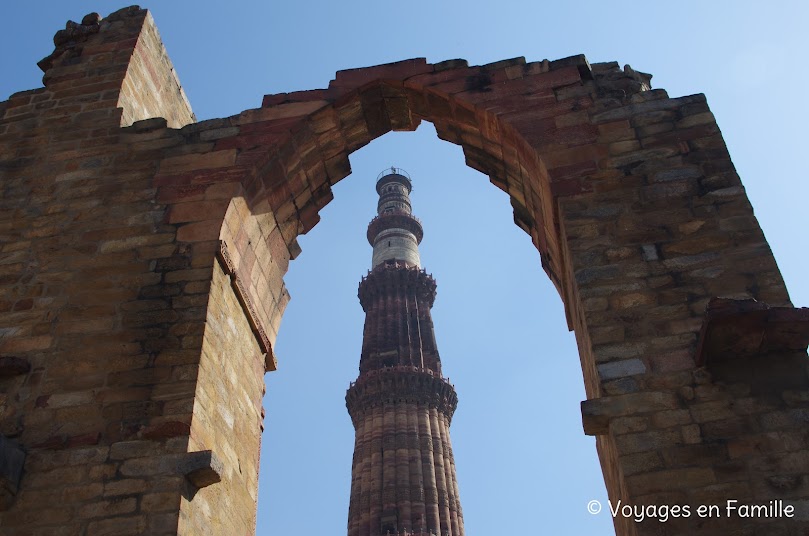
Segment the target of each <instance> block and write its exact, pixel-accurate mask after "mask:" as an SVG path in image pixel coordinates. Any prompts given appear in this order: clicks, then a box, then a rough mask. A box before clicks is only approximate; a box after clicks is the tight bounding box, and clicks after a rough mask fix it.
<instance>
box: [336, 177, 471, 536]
mask: <svg viewBox="0 0 809 536" xmlns="http://www.w3.org/2000/svg"><path fill="white" fill-rule="evenodd" d="M377 179H378V180H377V183H376V191H377V192H378V193H379V203H378V205H377V213H378V214H377V216H376V217H375V218H374V219H373V220H372V221H371V223H370V225H369V226H368V241H369V242H370V243H371V245H372V246H373V247H374V253H373V260H372V268H371V271H370V272H368V275H367V276H366V277H364V278H363V279H362V282H360V287H359V298H360V303H361V304H362V308H363V310H364V311H365V329H364V331H363V341H362V354H361V357H360V375H359V377H358V378H357V381H356V382H354V383H352V384H351V387H350V388H349V389H348V392H347V393H346V406H347V407H348V413H349V414H350V415H351V420H352V422H353V423H354V430H355V432H356V436H355V437H356V439H355V442H354V461H353V465H352V469H351V502H350V506H349V509H348V536H386V535H388V534H391V535H396V534H398V535H402V536H403V535H413V536H422V535H424V536H426V535H436V536H463V534H464V526H463V514H462V512H461V504H460V500H459V496H458V482H457V481H456V479H455V461H454V459H453V455H452V446H451V444H450V439H449V425H450V421H451V420H452V414H453V412H454V411H455V406H456V405H457V402H458V397H457V395H456V394H455V389H454V388H453V387H452V385H450V384H449V382H448V381H447V380H446V379H445V378H443V377H442V375H441V360H440V359H439V356H438V349H437V347H436V344H435V334H434V333H433V320H432V316H431V315H430V308H431V307H432V306H433V301H434V300H435V289H436V285H435V280H434V279H433V278H432V276H430V275H429V274H427V272H425V271H424V270H423V269H421V266H420V264H421V262H420V259H419V250H418V245H419V243H420V242H421V238H422V235H423V231H422V227H421V223H420V222H419V221H418V220H417V219H416V218H415V217H414V216H413V214H412V212H411V207H410V191H411V190H412V184H411V182H410V178H409V177H408V175H407V173H405V172H404V171H403V170H401V169H397V168H391V169H390V170H387V171H385V172H383V173H382V174H380V176H379V177H378V178H377Z"/></svg>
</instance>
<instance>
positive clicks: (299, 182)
mask: <svg viewBox="0 0 809 536" xmlns="http://www.w3.org/2000/svg"><path fill="white" fill-rule="evenodd" d="M422 119H424V120H428V121H431V122H433V123H434V124H435V126H436V129H437V131H438V133H439V137H441V138H442V139H445V140H448V141H451V142H453V143H456V144H458V145H460V146H461V147H462V148H463V150H464V154H465V156H466V160H467V163H468V164H469V165H470V166H472V167H473V168H475V169H478V170H480V171H482V172H484V173H486V174H487V175H489V176H490V178H491V179H492V182H493V183H495V184H496V185H497V186H499V187H500V188H502V189H503V190H505V191H506V192H507V193H509V195H510V197H511V202H512V206H513V207H514V214H515V222H516V223H517V225H518V226H520V227H521V228H522V229H523V230H524V231H526V232H527V233H528V234H530V235H531V237H532V240H533V242H534V244H535V246H536V247H537V249H538V250H539V252H540V255H541V258H542V262H543V267H544V268H545V270H546V272H547V273H548V275H549V276H550V278H551V280H552V282H553V283H554V285H555V286H556V288H557V290H558V291H559V293H560V295H561V297H562V299H563V301H564V303H565V309H566V312H567V316H568V322H569V325H570V327H571V329H575V331H576V335H577V340H578V344H579V348H580V355H581V360H582V367H583V371H584V380H585V385H586V390H587V393H588V398H589V399H590V400H591V402H590V403H587V404H585V405H584V406H583V411H584V413H585V429H586V431H587V432H588V433H591V434H593V435H596V436H597V441H598V446H599V453H600V456H601V459H602V464H603V466H604V469H605V480H606V481H607V486H608V489H609V492H610V495H611V496H613V497H619V498H623V499H624V502H626V500H628V499H629V498H631V497H633V496H636V495H637V491H634V490H633V487H635V486H634V485H630V486H629V487H627V484H626V478H627V476H630V477H631V476H634V475H635V473H634V471H635V469H634V468H633V469H630V470H628V471H627V470H624V468H623V465H625V463H626V462H622V461H621V460H623V459H625V458H630V459H634V458H632V456H633V455H635V454H636V453H637V452H636V450H633V449H641V452H644V450H643V449H644V448H645V447H643V446H637V445H634V444H633V443H632V442H633V441H638V442H643V441H652V442H657V441H660V442H662V443H661V444H665V443H666V442H669V441H670V443H671V446H672V447H673V448H676V446H677V445H680V444H682V443H683V442H685V444H686V445H688V444H690V443H689V442H690V441H697V442H698V441H699V440H698V439H697V438H691V437H687V434H693V433H695V432H694V430H695V428H694V424H691V425H688V424H685V423H680V424H682V426H679V427H677V426H675V425H671V424H669V425H668V427H664V428H663V431H662V432H660V433H659V434H657V433H656V432H651V436H650V437H651V438H652V439H645V436H643V434H631V433H628V432H632V431H637V430H633V429H632V428H631V427H630V425H629V424H624V426H627V427H629V428H627V429H625V430H621V431H623V432H625V433H626V435H625V436H624V438H622V439H623V440H625V441H627V442H629V443H630V445H629V446H628V447H627V446H626V445H622V444H620V443H619V444H618V445H616V443H615V437H614V436H613V435H611V434H610V433H608V432H609V430H610V428H609V426H610V424H609V423H610V422H622V419H623V420H624V421H628V420H631V418H636V417H631V418H630V417H629V416H628V415H629V414H632V415H636V414H640V415H641V417H639V418H640V419H641V420H644V419H647V420H648V419H651V418H653V417H655V416H656V415H658V414H667V415H668V414H678V415H681V417H679V418H682V419H685V417H684V415H685V414H684V413H677V412H683V411H686V410H684V408H683V402H682V401H681V400H679V398H678V396H679V395H677V394H676V392H672V390H673V389H674V387H675V386H676V387H677V388H678V389H686V390H687V389H689V388H692V387H691V384H693V383H694V381H696V380H694V379H693V378H692V376H691V371H692V370H693V369H694V368H695V367H694V356H693V353H694V351H695V349H696V346H697V340H698V335H699V331H700V328H701V327H702V321H703V310H704V308H705V306H706V305H707V303H708V300H709V299H710V298H711V297H713V296H725V297H732V298H736V299H760V300H766V301H768V302H770V303H772V304H773V305H779V306H788V305H789V301H788V297H787V295H786V291H785V288H784V286H783V283H782V281H781V280H780V275H779V274H778V272H777V268H776V267H775V264H774V261H773V260H772V258H771V256H766V255H765V257H762V254H768V248H767V246H766V243H765V242H763V237H762V236H761V232H760V230H759V229H758V226H757V223H756V222H755V220H754V218H753V216H752V213H751V212H750V211H749V205H748V204H747V202H746V199H745V198H744V193H743V189H742V188H741V186H740V183H739V180H738V177H737V176H736V175H735V172H734V171H733V167H732V163H731V162H730V159H729V155H728V154H727V151H726V149H725V147H724V143H723V142H722V139H721V134H720V133H719V131H718V128H717V127H716V125H715V123H714V121H713V116H712V114H711V113H710V111H709V110H708V107H707V104H706V103H705V100H704V98H703V97H702V96H700V95H697V96H692V97H685V98H680V99H670V98H668V96H667V95H666V94H665V92H664V91H662V90H654V91H653V90H650V88H649V87H648V78H646V77H644V76H643V75H642V74H638V73H635V72H634V71H631V70H629V69H625V70H623V71H622V70H620V69H619V68H618V66H617V65H615V64H601V65H595V66H590V65H589V64H588V63H587V62H586V60H585V59H584V58H583V57H573V58H568V59H565V60H560V61H559V62H537V63H529V64H526V63H525V62H524V61H523V60H522V59H516V60H509V61H504V62H499V63H497V64H493V65H488V66H483V67H471V68H470V67H468V66H466V65H465V62H462V61H453V62H447V63H444V64H438V65H429V64H426V62H424V61H423V60H408V61H405V62H400V63H398V64H392V65H384V66H378V67H373V68H368V69H360V70H353V71H346V72H341V73H338V75H337V78H336V79H335V80H334V81H332V83H331V84H330V85H329V88H328V89H326V90H314V91H308V92H300V93H296V94H284V95H271V96H267V97H265V99H264V106H263V107H262V108H261V109H257V110H248V111H246V112H243V113H242V114H240V115H239V116H237V117H234V118H230V119H229V120H226V123H224V124H223V123H221V122H218V120H217V122H215V123H213V124H211V125H205V124H204V123H203V124H200V125H194V126H193V127H191V130H193V131H194V132H198V133H199V135H200V138H205V139H207V140H211V139H215V142H214V144H213V147H212V148H211V149H210V153H208V154H209V155H211V158H219V157H224V156H225V154H226V153H227V152H228V151H231V152H232V151H236V152H237V156H236V157H235V158H236V162H237V163H238V160H239V159H242V160H244V161H245V162H247V163H249V165H250V171H249V172H248V173H245V174H244V175H243V178H242V183H241V184H242V188H243V191H244V196H245V199H246V201H247V206H250V207H251V209H252V211H253V213H255V214H272V218H271V219H272V221H273V224H272V229H271V230H269V233H268V234H266V235H264V237H263V241H264V242H266V243H267V244H272V246H268V247H267V248H266V250H267V253H265V254H264V255H263V258H264V259H265V261H264V262H261V263H256V264H250V261H247V264H246V265H245V266H246V267H247V268H246V270H247V274H246V275H242V276H241V277H242V278H243V279H245V280H248V279H255V278H254V277H253V276H252V272H251V270H252V269H253V268H252V266H258V265H262V266H267V265H268V264H267V262H269V265H273V263H277V265H278V270H276V273H277V274H280V275H277V277H276V280H275V283H274V285H275V286H276V287H277V288H283V287H282V285H283V283H282V281H281V279H280V276H281V275H282V274H283V272H284V271H285V270H286V267H287V263H288V261H289V260H290V259H291V258H294V256H295V255H296V254H297V252H298V250H297V245H296V242H295V239H296V237H297V236H298V235H299V234H301V233H305V232H307V231H308V230H309V229H311V227H313V226H314V225H315V224H316V223H317V221H318V216H317V212H318V210H319V209H320V208H322V207H323V206H325V204H326V203H328V202H329V201H330V200H331V193H330V187H331V186H332V185H333V184H335V183H336V182H337V181H339V180H341V179H342V178H344V177H345V176H346V175H348V174H349V172H350V169H349V166H348V154H350V153H351V152H352V151H353V150H356V149H358V148H360V147H362V146H364V145H366V144H367V143H369V142H371V141H372V140H373V139H375V138H376V137H378V136H380V135H382V134H384V133H386V132H388V131H390V130H413V129H415V128H416V126H417V125H418V122H419V121H420V120H422ZM206 126H207V127H209V128H210V130H208V131H207V132H212V133H209V134H207V135H206V134H204V132H206V130H200V129H201V128H202V129H204V128H205V127H206ZM228 154H230V153H228ZM201 173H204V170H203V171H201ZM215 173H216V175H220V174H221V173H222V170H221V169H220V170H217V171H216V172H215ZM170 213H171V212H170ZM210 228H211V230H215V229H216V224H214V225H213V226H212V227H210ZM182 232H183V230H182V227H181V228H180V231H179V233H180V234H182ZM245 236H246V234H245V233H244V232H242V231H239V232H237V233H236V235H235V236H234V240H235V242H236V244H237V245H236V246H235V248H236V250H237V251H238V253H236V254H235V256H236V257H239V258H242V257H246V258H259V257H261V255H257V254H255V253H252V252H250V248H249V247H248V248H247V249H244V248H245V245H244V244H245ZM220 238H222V237H221V236H220ZM225 243H227V240H225ZM247 243H250V244H255V243H256V242H255V241H250V240H248V241H247ZM259 243H260V241H259ZM226 247H230V246H229V245H226ZM262 247H263V246H262ZM729 259H734V260H733V261H731V262H728V261H729ZM234 269H235V270H236V271H239V270H242V266H241V265H240V264H239V262H236V263H235V268H234ZM716 274H722V275H723V276H724V278H723V280H722V281H716V280H714V279H713V276H714V275H716ZM684 280H689V283H688V284H684V283H683V282H684ZM262 284H263V283H262ZM266 285H267V286H268V287H272V286H273V283H272V282H268V283H266ZM279 285H280V286H279ZM250 292H251V289H250V288H247V290H246V294H248V295H249V294H250ZM259 296H260V294H259V293H256V294H255V296H254V298H253V299H254V301H256V302H258V301H259V300H260V298H259ZM268 315H269V316H271V317H275V318H277V317H278V316H279V315H280V310H278V309H276V311H275V312H273V313H268ZM259 323H260V322H259ZM661 324H664V325H662V327H661ZM647 352H652V353H659V354H660V355H651V356H647V355H646V354H647ZM625 405H629V406H631V409H630V408H629V407H626V406H625ZM686 405H687V404H686ZM672 412H673V413H672ZM655 418H658V417H655ZM659 418H663V417H659ZM616 419H617V421H616ZM689 426H691V428H689ZM616 429H620V428H616ZM696 429H698V426H697V428H696ZM655 434H657V435H655ZM633 435H634V436H637V437H630V436H633ZM675 435H676V436H677V437H676V438H675ZM655 444H656V443H655ZM683 448H684V449H686V450H687V449H688V447H687V446H684V447H683ZM692 450H693V449H692ZM625 451H628V452H625ZM661 463H663V462H661ZM656 468H657V469H661V468H660V467H656ZM673 471H674V474H678V471H680V469H679V468H678V469H674V470H673ZM681 472H682V474H684V475H686V478H687V477H688V475H691V474H696V475H697V476H696V477H695V478H697V479H698V480H699V479H700V478H703V479H705V482H704V483H705V484H706V485H707V484H709V483H710V484H713V483H715V482H716V476H715V475H714V474H713V473H712V470H710V469H707V470H706V471H703V468H700V469H697V470H693V468H692V467H686V468H683V469H682V471H681ZM627 473H629V474H628V475H627ZM662 473H665V471H662V469H661V474H662ZM709 473H710V476H706V475H708V474H709ZM634 480H641V479H640V478H635V479H633V481H634ZM641 482H643V481H642V480H641ZM700 482H702V481H701V480H700ZM641 489H643V490H644V492H646V493H651V492H652V491H654V489H655V488H654V486H647V487H645V488H644V487H643V486H641ZM619 525H620V520H619ZM623 530H624V531H631V530H633V525H631V524H627V525H625V526H623ZM626 533H627V534H631V533H632V532H626Z"/></svg>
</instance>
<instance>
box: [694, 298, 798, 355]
mask: <svg viewBox="0 0 809 536" xmlns="http://www.w3.org/2000/svg"><path fill="white" fill-rule="evenodd" d="M808 345H809V308H806V307H803V308H795V307H770V306H769V305H767V304H766V303H763V302H759V301H756V300H752V299H749V300H734V299H728V298H712V299H711V301H710V302H709V303H708V306H707V307H706V310H705V321H704V322H703V324H702V329H701V330H700V334H699V341H698V343H697V352H696V355H695V358H694V361H695V362H696V364H697V366H700V367H703V366H710V365H711V364H713V363H721V362H727V361H733V360H738V359H745V358H751V357H763V356H766V355H768V354H786V353H795V352H805V351H806V348H807V346H808Z"/></svg>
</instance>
